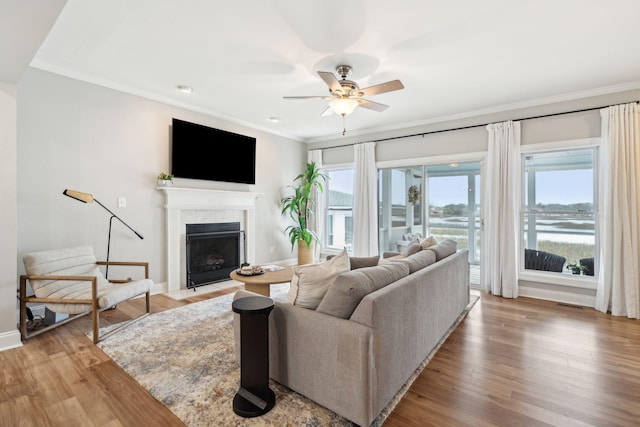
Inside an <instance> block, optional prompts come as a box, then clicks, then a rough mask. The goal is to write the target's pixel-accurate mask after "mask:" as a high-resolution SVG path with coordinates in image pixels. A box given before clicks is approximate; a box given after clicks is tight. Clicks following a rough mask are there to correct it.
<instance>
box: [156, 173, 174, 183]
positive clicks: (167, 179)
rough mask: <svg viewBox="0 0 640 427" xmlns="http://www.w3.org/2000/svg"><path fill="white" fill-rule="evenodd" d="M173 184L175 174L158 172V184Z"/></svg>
mask: <svg viewBox="0 0 640 427" xmlns="http://www.w3.org/2000/svg"><path fill="white" fill-rule="evenodd" d="M172 184H173V175H171V174H167V173H164V172H160V173H159V174H158V185H159V186H160V187H168V186H170V185H172Z"/></svg>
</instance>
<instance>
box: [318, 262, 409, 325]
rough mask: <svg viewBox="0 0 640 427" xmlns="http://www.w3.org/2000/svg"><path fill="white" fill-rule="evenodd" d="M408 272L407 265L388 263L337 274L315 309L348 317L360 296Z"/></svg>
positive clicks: (360, 298)
mask: <svg viewBox="0 0 640 427" xmlns="http://www.w3.org/2000/svg"><path fill="white" fill-rule="evenodd" d="M408 274H409V267H407V266H406V265H403V264H397V263H390V264H385V265H379V266H376V267H366V268H361V269H358V270H351V271H349V272H347V273H342V274H340V275H338V276H337V277H336V279H335V281H334V282H333V284H332V285H331V286H330V287H329V290H328V291H327V293H326V295H325V296H324V298H322V301H321V302H320V305H318V309H317V311H319V312H320V313H325V314H329V315H331V316H335V317H340V318H341V319H348V318H349V317H351V314H353V312H354V311H355V309H356V307H358V304H360V301H361V300H362V298H364V297H365V296H367V295H368V294H370V293H371V292H373V291H377V290H378V289H380V288H383V287H385V286H387V285H388V284H390V283H393V282H395V281H396V280H399V279H401V278H403V277H405V276H407V275H408Z"/></svg>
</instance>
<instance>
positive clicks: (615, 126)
mask: <svg viewBox="0 0 640 427" xmlns="http://www.w3.org/2000/svg"><path fill="white" fill-rule="evenodd" d="M601 118H602V142H601V150H600V151H601V155H600V165H601V168H600V175H601V176H600V182H601V184H600V206H601V209H600V211H601V212H600V218H601V220H600V270H599V274H598V288H597V291H596V309H598V310H600V311H602V312H605V313H606V312H607V311H609V310H610V311H611V314H613V315H614V316H627V317H629V318H635V319H640V258H639V256H640V249H639V247H640V108H638V104H637V103H632V104H623V105H615V106H612V107H608V108H604V109H602V110H601ZM602 211H604V212H602Z"/></svg>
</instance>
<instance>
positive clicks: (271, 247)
mask: <svg viewBox="0 0 640 427" xmlns="http://www.w3.org/2000/svg"><path fill="white" fill-rule="evenodd" d="M269 253H270V254H272V253H273V246H269Z"/></svg>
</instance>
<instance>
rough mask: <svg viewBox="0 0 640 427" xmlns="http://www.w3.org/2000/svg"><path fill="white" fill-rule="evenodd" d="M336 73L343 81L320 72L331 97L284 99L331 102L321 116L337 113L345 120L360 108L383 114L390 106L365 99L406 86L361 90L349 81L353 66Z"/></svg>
mask: <svg viewBox="0 0 640 427" xmlns="http://www.w3.org/2000/svg"><path fill="white" fill-rule="evenodd" d="M336 72H337V73H338V75H339V76H341V77H342V80H338V78H337V77H336V75H335V74H334V73H331V72H328V71H318V75H319V76H320V78H321V79H322V80H324V82H325V83H326V84H327V86H329V93H330V95H324V96H323V95H317V96H285V97H284V99H325V100H328V101H329V106H328V107H327V108H326V109H325V110H324V112H323V113H322V114H321V116H328V115H331V114H332V113H333V112H335V113H337V114H340V115H341V116H342V117H343V118H344V116H346V115H348V114H351V113H352V112H353V110H355V108H356V107H358V106H359V107H363V108H367V109H369V110H373V111H378V112H382V111H384V110H386V109H387V108H389V106H388V105H385V104H380V103H379V102H373V101H370V100H368V99H365V98H364V97H365V96H372V95H379V94H381V93H387V92H392V91H395V90H400V89H404V85H403V84H402V82H401V81H400V80H391V81H388V82H386V83H380V84H377V85H373V86H369V87H365V88H362V89H360V87H359V86H358V83H356V82H354V81H353V80H347V76H348V75H349V74H350V73H351V66H349V65H338V66H337V67H336ZM343 135H344V132H343Z"/></svg>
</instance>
